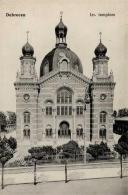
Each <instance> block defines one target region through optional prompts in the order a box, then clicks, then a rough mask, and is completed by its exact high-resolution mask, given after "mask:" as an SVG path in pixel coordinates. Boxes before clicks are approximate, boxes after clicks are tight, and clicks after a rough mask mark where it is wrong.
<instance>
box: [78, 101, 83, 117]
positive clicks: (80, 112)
mask: <svg viewBox="0 0 128 195" xmlns="http://www.w3.org/2000/svg"><path fill="white" fill-rule="evenodd" d="M76 104H77V106H76V114H77V115H83V113H84V106H83V100H77V102H76Z"/></svg>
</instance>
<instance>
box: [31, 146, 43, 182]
mask: <svg viewBox="0 0 128 195" xmlns="http://www.w3.org/2000/svg"><path fill="white" fill-rule="evenodd" d="M28 152H29V153H30V154H31V157H32V159H33V162H34V185H36V184H37V181H36V163H37V160H41V159H42V158H43V157H44V156H45V155H46V152H44V148H43V147H32V148H31V149H29V150H28Z"/></svg>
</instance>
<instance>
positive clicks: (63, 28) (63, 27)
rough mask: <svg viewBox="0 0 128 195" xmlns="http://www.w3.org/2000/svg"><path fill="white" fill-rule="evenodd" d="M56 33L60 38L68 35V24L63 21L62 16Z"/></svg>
mask: <svg viewBox="0 0 128 195" xmlns="http://www.w3.org/2000/svg"><path fill="white" fill-rule="evenodd" d="M55 33H56V37H58V38H63V37H66V35H67V26H66V25H64V23H63V21H62V16H61V18H60V22H59V24H58V25H57V26H56V27H55Z"/></svg>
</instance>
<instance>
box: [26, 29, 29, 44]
mask: <svg viewBox="0 0 128 195" xmlns="http://www.w3.org/2000/svg"><path fill="white" fill-rule="evenodd" d="M26 33H27V42H28V34H29V31H27V32H26Z"/></svg>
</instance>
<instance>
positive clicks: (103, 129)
mask: <svg viewBox="0 0 128 195" xmlns="http://www.w3.org/2000/svg"><path fill="white" fill-rule="evenodd" d="M94 53H95V57H94V58H93V59H92V61H93V77H92V81H93V82H92V85H91V98H92V105H91V109H92V117H91V120H92V121H91V134H92V141H93V140H97V142H99V141H106V142H108V143H110V144H111V143H112V142H113V117H112V113H113V98H114V87H115V82H114V77H113V73H112V71H111V72H110V74H109V73H108V62H109V57H107V56H106V53H107V48H106V47H105V46H104V45H103V43H102V41H101V33H100V43H99V45H98V46H97V47H96V49H95V51H94Z"/></svg>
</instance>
